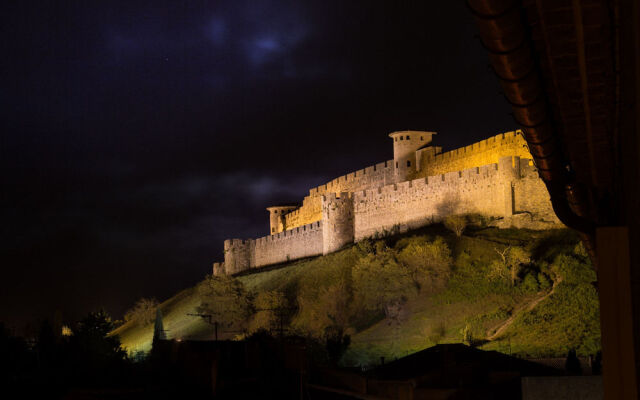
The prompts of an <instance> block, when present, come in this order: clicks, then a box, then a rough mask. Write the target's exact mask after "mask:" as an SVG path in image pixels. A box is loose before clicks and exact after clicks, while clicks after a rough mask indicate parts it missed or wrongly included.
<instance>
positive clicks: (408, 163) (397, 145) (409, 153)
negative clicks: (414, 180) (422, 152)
mask: <svg viewBox="0 0 640 400" xmlns="http://www.w3.org/2000/svg"><path fill="white" fill-rule="evenodd" d="M435 134H436V132H424V131H398V132H393V133H390V134H389V137H390V138H391V139H392V140H393V163H394V165H393V167H394V171H395V181H396V183H398V182H404V181H406V180H407V179H408V178H409V177H410V176H411V175H412V174H413V173H414V172H415V171H416V150H418V149H420V148H423V147H426V146H427V145H429V143H431V138H432V137H433V135H435Z"/></svg>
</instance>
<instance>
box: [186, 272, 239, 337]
mask: <svg viewBox="0 0 640 400" xmlns="http://www.w3.org/2000/svg"><path fill="white" fill-rule="evenodd" d="M198 294H199V295H200V306H198V307H197V312H198V313H200V314H207V315H211V316H212V319H213V320H215V321H217V322H219V323H225V324H227V325H229V326H230V325H232V324H235V323H239V322H242V321H245V320H246V319H247V318H248V317H249V315H250V314H251V301H250V299H249V296H248V293H247V291H246V290H245V288H244V285H243V284H242V282H240V281H239V280H238V279H235V278H233V277H231V276H227V275H222V276H213V275H208V276H207V277H206V278H205V280H204V281H203V282H201V283H200V285H198Z"/></svg>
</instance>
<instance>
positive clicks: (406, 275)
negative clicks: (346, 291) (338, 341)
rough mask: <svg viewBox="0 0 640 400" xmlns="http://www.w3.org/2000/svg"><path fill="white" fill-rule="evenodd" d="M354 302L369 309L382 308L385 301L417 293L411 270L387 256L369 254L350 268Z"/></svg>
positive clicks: (388, 301) (385, 303) (389, 301)
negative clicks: (351, 269)
mask: <svg viewBox="0 0 640 400" xmlns="http://www.w3.org/2000/svg"><path fill="white" fill-rule="evenodd" d="M352 277H353V286H354V296H355V297H356V301H357V304H359V305H360V306H361V307H363V308H364V309H365V310H368V311H384V310H385V307H386V306H387V305H388V304H391V303H394V302H396V301H398V300H400V299H406V298H408V297H410V296H412V295H414V294H415V292H416V287H415V284H414V283H413V279H412V277H411V271H410V270H409V269H408V268H406V267H404V266H402V265H400V264H398V263H397V262H396V261H395V260H394V259H393V258H391V257H388V256H386V255H378V256H373V255H368V256H366V257H364V258H362V259H360V260H359V261H358V262H357V263H356V265H355V267H354V268H353V271H352Z"/></svg>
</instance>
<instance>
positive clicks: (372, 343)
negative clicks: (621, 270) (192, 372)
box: [115, 225, 599, 365]
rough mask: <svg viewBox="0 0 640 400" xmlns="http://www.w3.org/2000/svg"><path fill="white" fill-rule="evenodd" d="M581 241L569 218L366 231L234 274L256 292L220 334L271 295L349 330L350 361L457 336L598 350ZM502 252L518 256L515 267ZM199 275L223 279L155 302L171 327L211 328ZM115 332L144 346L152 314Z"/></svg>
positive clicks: (130, 345)
mask: <svg viewBox="0 0 640 400" xmlns="http://www.w3.org/2000/svg"><path fill="white" fill-rule="evenodd" d="M578 244H579V241H578V239H577V237H576V236H575V235H574V234H573V233H571V232H569V231H567V230H553V231H545V232H535V231H527V230H516V229H510V230H498V229H494V228H482V229H481V228H475V229H471V228H470V229H468V230H467V232H466V233H465V234H464V235H463V236H462V237H459V238H458V237H456V236H455V235H453V234H452V233H450V232H449V231H447V230H445V229H443V227H441V226H439V225H435V226H431V227H427V228H425V229H423V230H421V231H417V232H411V233H409V234H405V235H400V236H396V237H392V238H387V239H384V240H377V241H365V242H362V243H359V244H357V245H354V246H351V247H349V248H346V249H343V250H342V251H339V252H337V253H334V254H331V255H328V256H324V257H317V258H314V259H308V260H301V261H298V262H293V263H290V264H287V265H283V266H282V267H280V268H277V269H273V270H269V271H265V272H259V273H253V274H248V275H244V276H239V277H237V278H235V279H237V281H239V282H241V284H242V285H236V286H234V288H235V289H234V290H236V292H237V290H240V289H242V293H241V296H248V298H249V299H250V300H251V301H250V302H249V303H247V304H248V306H247V307H248V308H247V307H245V308H246V310H245V308H243V310H245V311H243V312H245V313H244V314H242V316H238V315H240V314H238V315H236V316H234V317H233V318H236V322H235V323H233V324H228V325H225V326H223V327H221V328H220V329H219V337H221V338H234V337H241V336H242V331H245V332H249V333H250V332H251V331H253V330H256V329H258V328H271V327H274V325H277V324H276V323H274V322H280V321H279V319H278V318H279V317H280V315H279V314H278V315H276V314H275V312H274V311H273V304H276V303H277V304H279V305H280V306H284V307H285V308H286V309H287V310H289V311H288V312H287V313H286V316H285V317H284V321H285V324H284V325H285V327H286V329H287V331H288V332H290V333H296V334H301V335H308V336H313V337H315V338H317V339H319V340H322V339H323V338H326V337H327V335H330V334H335V333H336V332H339V334H347V335H349V336H350V338H351V344H350V346H349V348H348V350H347V352H346V354H345V355H344V357H343V363H345V364H348V365H366V364H370V363H374V362H377V361H378V360H379V358H380V357H381V356H384V357H386V358H387V359H389V358H394V357H400V356H403V355H406V354H409V353H411V352H414V351H417V350H421V349H423V348H425V347H429V346H432V345H434V344H436V343H447V342H461V341H467V342H469V343H474V344H475V345H477V346H480V347H482V348H486V349H492V350H498V351H502V352H505V353H513V354H519V355H523V356H564V355H566V353H567V351H568V350H569V349H570V348H575V349H576V350H577V351H578V353H579V354H593V353H595V352H596V351H597V350H598V349H599V319H598V318H599V314H598V301H597V294H596V291H595V289H594V286H593V284H592V283H593V281H594V280H595V274H594V272H593V270H592V267H591V265H590V263H589V261H588V259H587V257H586V255H585V254H584V251H583V249H582V248H581V246H580V245H578ZM505 249H506V252H505ZM514 249H515V250H514ZM509 254H511V255H512V258H513V259H517V260H518V262H514V265H516V267H515V270H513V271H515V273H514V274H512V273H511V272H512V270H511V269H510V268H509V267H508V265H507V264H508V263H509ZM503 256H505V258H503ZM514 257H515V258H514ZM518 257H519V258H518ZM505 260H506V261H505ZM237 281H236V284H237ZM212 282H213V283H212ZM206 284H214V285H217V284H219V283H216V282H214V281H211V280H208V281H206V282H205V283H203V284H202V285H201V287H200V288H198V287H196V288H190V289H186V290H184V291H182V292H180V293H178V294H177V295H176V296H174V297H172V298H171V299H169V300H167V301H165V302H164V303H162V304H161V305H160V307H161V310H162V312H163V315H164V320H163V322H164V327H165V329H166V330H167V331H168V336H169V337H170V338H182V339H211V338H212V337H213V328H212V326H211V325H209V324H208V323H207V322H205V321H204V320H203V319H201V318H198V317H193V316H188V315H187V314H189V313H193V312H195V310H196V309H197V308H198V306H200V305H201V303H202V302H203V301H204V302H205V303H206V302H207V298H206V297H207V296H211V293H212V292H211V290H209V292H207V291H206V290H203V288H202V287H203V286H206ZM224 284H227V283H224ZM207 293H209V294H207ZM234 293H235V292H234ZM236 295H238V294H236ZM218 296H222V295H218ZM225 299H226V298H225ZM225 299H223V298H221V297H217V298H216V300H215V301H213V300H211V299H209V301H211V302H213V303H215V302H220V301H223V300H225ZM274 299H276V300H274ZM227 300H228V301H232V303H228V304H231V305H233V306H235V305H236V303H237V301H236V302H235V303H234V302H233V301H235V300H233V298H230V299H227ZM227 300H225V301H227ZM274 301H275V303H274ZM280 306H279V307H280ZM210 307H212V306H210ZM213 307H214V308H215V306H213ZM278 309H279V308H278ZM269 310H271V311H269ZM218 315H219V314H218ZM276 317H277V318H276ZM228 318H231V317H228ZM276 320H277V321H276ZM496 331H497V333H496ZM115 333H116V334H118V335H119V336H120V338H121V340H122V343H123V345H124V346H125V347H126V348H127V349H128V350H129V351H130V352H133V351H139V350H142V351H146V350H148V349H149V347H150V343H151V339H152V335H153V324H147V325H145V326H142V325H141V324H139V323H136V322H135V321H131V322H128V323H127V324H125V325H123V326H121V327H120V328H118V329H117V330H116V331H115ZM492 336H495V337H492ZM489 339H491V340H489Z"/></svg>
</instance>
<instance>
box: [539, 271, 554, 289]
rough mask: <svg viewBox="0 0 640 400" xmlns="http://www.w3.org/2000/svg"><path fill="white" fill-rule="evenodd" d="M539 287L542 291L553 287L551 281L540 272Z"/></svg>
mask: <svg viewBox="0 0 640 400" xmlns="http://www.w3.org/2000/svg"><path fill="white" fill-rule="evenodd" d="M538 285H539V287H540V289H542V290H547V289H550V288H551V286H552V283H551V280H550V279H549V278H547V275H545V274H544V273H542V272H538Z"/></svg>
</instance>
